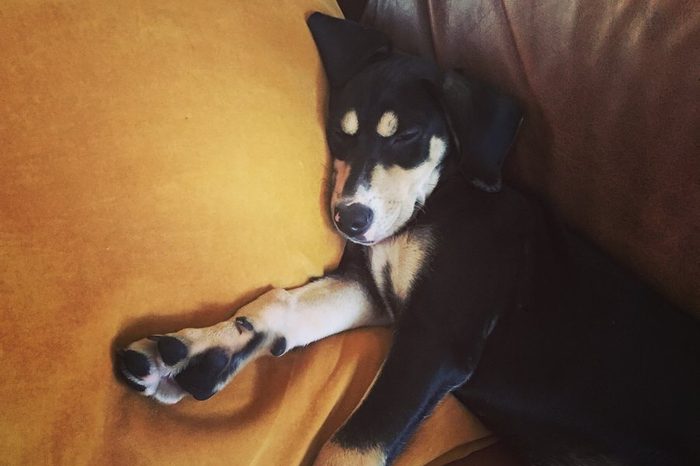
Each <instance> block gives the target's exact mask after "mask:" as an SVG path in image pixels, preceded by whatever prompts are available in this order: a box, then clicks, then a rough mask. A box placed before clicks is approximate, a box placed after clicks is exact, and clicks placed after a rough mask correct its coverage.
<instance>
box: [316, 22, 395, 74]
mask: <svg viewBox="0 0 700 466" xmlns="http://www.w3.org/2000/svg"><path fill="white" fill-rule="evenodd" d="M306 22H307V24H308V25H309V29H311V35H312V36H313V38H314V42H316V47H317V48H318V53H319V54H320V55H321V61H322V62H323V67H324V69H325V70H326V76H328V81H329V83H330V85H331V86H332V87H340V86H343V85H344V84H345V83H347V82H348V80H349V79H350V78H351V77H352V76H353V75H354V74H356V73H357V72H358V71H360V70H361V69H362V68H364V67H365V66H366V65H368V64H369V63H371V62H372V61H376V60H377V59H381V58H383V57H385V56H387V55H388V54H389V53H390V52H391V43H390V42H389V39H388V38H387V37H386V36H385V35H384V34H382V33H381V32H379V31H376V30H374V29H366V28H364V27H362V26H360V25H359V24H357V23H355V22H353V21H348V20H344V19H338V18H333V17H332V16H328V15H324V14H322V13H313V14H312V15H311V16H309V18H308V19H307V20H306Z"/></svg>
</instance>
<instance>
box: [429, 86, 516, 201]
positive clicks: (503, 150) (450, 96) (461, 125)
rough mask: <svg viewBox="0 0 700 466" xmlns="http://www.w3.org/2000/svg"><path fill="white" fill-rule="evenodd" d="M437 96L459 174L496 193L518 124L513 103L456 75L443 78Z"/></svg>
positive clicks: (481, 187)
mask: <svg viewBox="0 0 700 466" xmlns="http://www.w3.org/2000/svg"><path fill="white" fill-rule="evenodd" d="M439 93H440V100H441V102H442V105H443V107H444V109H445V112H446V113H447V118H448V120H449V123H450V127H451V129H452V132H453V135H454V137H455V139H456V142H457V144H458V145H459V152H460V154H461V162H460V165H461V168H462V171H463V173H464V174H465V175H466V176H468V177H469V179H470V181H471V182H472V184H473V185H474V186H476V187H477V188H479V189H481V190H483V191H487V192H497V191H500V189H501V168H502V166H503V161H504V160H505V158H506V155H508V151H509V149H510V147H511V145H512V144H513V141H514V140H515V135H516V134H517V132H518V128H519V127H520V123H521V122H522V113H521V112H520V109H519V107H518V105H517V103H516V102H515V100H514V99H513V98H511V97H510V96H507V95H505V94H501V93H499V92H497V91H496V90H494V89H492V88H490V87H488V86H486V85H485V84H483V83H481V82H479V81H476V80H472V79H468V78H466V77H464V76H462V75H461V74H459V73H457V72H448V73H446V74H445V75H444V76H443V80H442V83H441V86H440V90H439Z"/></svg>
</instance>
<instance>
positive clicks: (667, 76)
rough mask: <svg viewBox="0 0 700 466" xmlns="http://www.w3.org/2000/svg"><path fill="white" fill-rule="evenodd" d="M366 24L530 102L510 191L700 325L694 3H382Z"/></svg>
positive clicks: (698, 35)
mask: <svg viewBox="0 0 700 466" xmlns="http://www.w3.org/2000/svg"><path fill="white" fill-rule="evenodd" d="M362 20H363V22H364V23H366V24H368V25H370V26H374V27H377V28H379V29H382V30H384V31H385V32H387V33H388V34H389V35H390V36H391V37H392V38H393V40H394V42H395V44H396V46H398V47H400V48H403V49H405V50H407V51H410V52H414V53H418V54H421V55H424V56H430V57H433V58H434V59H435V60H437V61H438V62H439V63H440V64H441V65H443V66H445V67H455V68H463V69H465V70H466V71H467V72H469V73H471V74H473V75H475V76H478V77H480V78H483V79H485V80H487V81H490V82H492V83H495V84H497V85H499V86H501V87H502V88H503V89H505V90H507V91H510V92H512V93H514V94H515V95H517V96H518V97H519V98H520V99H521V101H522V102H523V103H524V104H525V107H526V110H527V120H526V124H525V125H524V127H523V130H522V133H521V136H520V140H519V142H518V144H517V146H516V149H515V153H514V154H513V155H512V156H511V158H510V160H509V162H508V165H507V175H508V178H509V179H510V180H511V182H514V183H516V184H519V185H521V186H524V187H527V188H529V189H531V190H534V191H535V192H537V193H538V194H540V195H541V196H542V197H544V198H545V199H546V200H547V201H548V202H549V203H550V204H551V205H552V206H553V207H554V208H555V209H556V210H557V211H558V212H559V213H560V214H561V215H562V216H563V217H564V219H565V220H566V221H567V222H568V223H569V224H570V225H572V226H573V227H574V228H576V229H578V230H581V231H582V232H583V233H584V234H585V235H586V236H587V237H589V238H591V239H592V240H594V241H595V242H597V243H598V244H599V245H601V246H602V247H603V248H604V249H605V250H607V251H608V252H610V253H612V254H613V256H615V257H617V258H618V259H619V260H621V261H622V262H623V263H625V264H626V265H627V266H630V267H632V268H633V269H634V270H635V271H637V273H639V274H641V275H642V276H643V277H645V278H646V279H647V280H648V281H649V282H651V283H652V284H653V285H655V286H657V287H658V288H660V289H661V290H663V291H664V292H665V293H666V294H667V295H669V296H670V297H671V298H672V299H674V300H675V301H676V302H677V303H679V304H681V305H682V306H684V307H685V308H687V309H689V310H691V312H694V313H696V314H697V315H700V286H698V284H699V283H700V181H699V177H700V105H699V104H698V103H699V102H700V81H699V79H700V74H699V73H700V53H699V51H700V9H698V8H696V7H693V6H692V2H680V1H678V2H670V1H667V2H640V1H636V0H622V1H617V2H610V1H606V0H573V1H567V2H563V1H547V2H542V1H537V0H519V1H517V2H516V1H504V2H495V1H491V0H472V1H469V2H466V1H443V0H438V1H434V0H428V1H425V0H381V1H379V0H369V1H368V4H367V8H366V10H365V13H364V16H363V19H362Z"/></svg>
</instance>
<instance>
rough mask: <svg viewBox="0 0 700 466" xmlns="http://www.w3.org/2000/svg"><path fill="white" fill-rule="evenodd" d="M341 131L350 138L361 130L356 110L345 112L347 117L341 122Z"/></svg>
mask: <svg viewBox="0 0 700 466" xmlns="http://www.w3.org/2000/svg"><path fill="white" fill-rule="evenodd" d="M340 129H342V130H343V133H345V134H349V135H350V136H354V135H355V134H357V131H358V130H359V129H360V122H359V121H358V120H357V112H356V111H355V109H354V108H351V109H350V110H348V111H347V112H345V115H343V118H341V120H340Z"/></svg>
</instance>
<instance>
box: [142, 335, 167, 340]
mask: <svg viewBox="0 0 700 466" xmlns="http://www.w3.org/2000/svg"><path fill="white" fill-rule="evenodd" d="M164 336H165V335H150V336H148V337H146V338H147V339H149V340H151V341H158V340H160V339H161V338H163V337H164Z"/></svg>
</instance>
